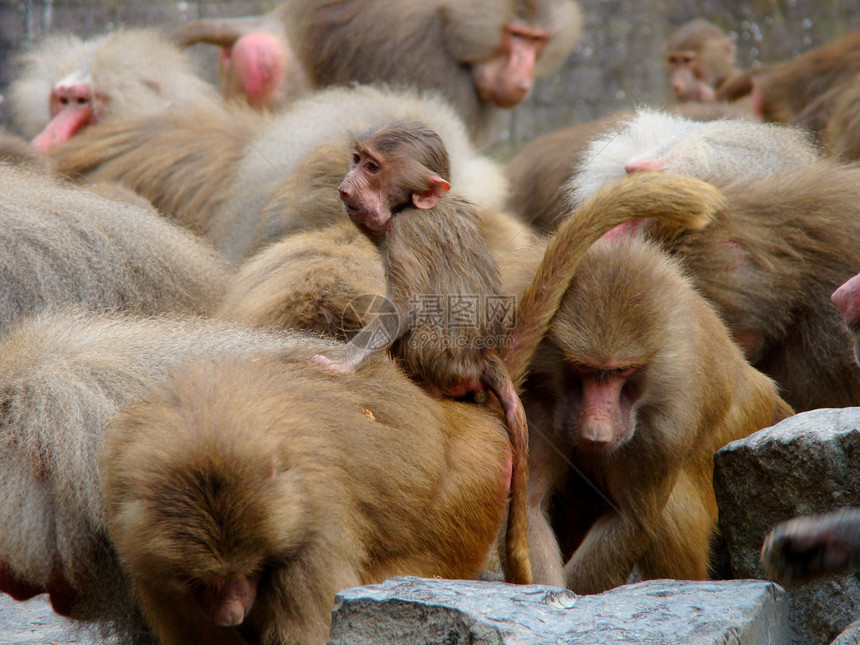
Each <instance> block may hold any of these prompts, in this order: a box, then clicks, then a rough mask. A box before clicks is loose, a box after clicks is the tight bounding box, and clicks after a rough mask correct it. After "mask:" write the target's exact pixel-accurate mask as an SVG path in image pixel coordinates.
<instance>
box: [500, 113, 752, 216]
mask: <svg viewBox="0 0 860 645" xmlns="http://www.w3.org/2000/svg"><path fill="white" fill-rule="evenodd" d="M665 112H667V113H669V114H672V115H676V116H679V117H684V118H687V119H692V120H694V121H713V120H716V119H724V118H737V119H740V118H749V116H748V115H747V114H746V113H745V112H744V111H743V110H742V109H739V108H737V107H736V106H733V105H729V104H727V103H691V102H688V103H681V104H678V105H672V106H669V107H667V108H665ZM633 118H635V113H634V112H631V111H619V112H614V113H612V114H610V115H608V116H605V117H603V118H601V119H598V120H596V121H589V122H586V123H579V124H577V125H573V126H570V127H568V128H563V129H561V130H557V131H555V132H551V133H549V134H546V135H544V136H542V137H539V138H537V139H535V140H534V141H532V142H531V143H529V144H528V145H526V146H525V147H523V149H522V150H520V152H519V153H517V155H516V156H515V157H514V158H513V159H511V160H510V161H509V162H508V164H507V166H506V169H505V170H506V173H507V175H508V178H509V180H510V190H509V193H508V200H507V205H506V208H507V209H508V210H509V211H510V212H511V213H513V214H514V215H515V216H516V217H517V218H518V219H519V220H520V221H521V222H525V223H526V224H529V225H530V226H533V227H535V228H536V229H537V230H539V231H540V232H542V233H550V232H552V231H554V230H555V228H556V227H557V226H558V223H559V221H560V220H561V219H562V218H564V217H567V216H568V215H569V214H570V212H571V205H570V203H569V200H568V197H567V190H566V188H565V186H567V184H568V182H569V181H570V180H571V178H572V177H573V176H574V175H575V174H576V173H577V172H578V171H579V169H580V166H581V164H582V163H583V158H584V155H585V151H586V150H587V148H588V144H589V142H590V141H591V140H593V139H595V138H597V137H598V136H600V135H603V134H605V133H607V132H610V131H613V132H617V131H618V129H619V128H620V127H621V125H620V124H621V123H626V122H628V121H629V120H630V119H633ZM619 176H620V175H619Z"/></svg>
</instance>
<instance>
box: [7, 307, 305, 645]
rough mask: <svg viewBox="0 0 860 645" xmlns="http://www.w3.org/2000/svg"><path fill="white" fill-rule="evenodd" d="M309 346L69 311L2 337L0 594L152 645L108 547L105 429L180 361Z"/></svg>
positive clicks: (192, 321)
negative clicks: (101, 459) (39, 599)
mask: <svg viewBox="0 0 860 645" xmlns="http://www.w3.org/2000/svg"><path fill="white" fill-rule="evenodd" d="M307 343H308V341H306V340H302V339H301V338H298V337H294V336H284V335H282V334H278V333H271V332H270V333H266V332H262V331H256V332H255V331H251V330H248V329H247V328H243V327H239V326H236V325H230V324H227V323H223V322H222V323H219V322H212V321H206V320H205V319H202V318H189V319H187V320H186V319H172V318H166V317H162V318H149V319H143V318H141V319H135V318H132V317H129V316H120V315H117V314H111V315H104V314H102V315H96V314H88V313H86V312H83V311H80V310H77V309H75V310H69V311H57V312H55V311H46V312H43V313H41V314H39V315H37V316H35V317H34V318H31V319H28V320H27V321H25V322H23V323H21V324H19V325H17V326H16V327H15V328H13V329H12V330H10V331H7V332H6V333H5V334H4V336H3V338H2V340H0V515H2V517H3V522H2V524H0V591H3V592H6V593H9V594H11V595H12V596H13V597H15V598H18V599H24V598H28V597H31V596H33V595H35V594H37V593H43V592H47V593H48V594H49V595H50V599H51V604H52V605H53V607H54V609H55V610H56V611H57V612H58V613H60V614H62V615H64V616H70V617H73V618H76V619H79V620H83V621H88V622H90V621H99V622H100V623H102V624H101V627H102V631H104V632H105V634H104V637H105V638H106V639H116V638H118V639H120V640H121V641H122V642H123V643H148V642H150V641H151V640H152V639H151V637H150V636H149V635H148V632H147V630H146V628H145V627H144V623H143V622H142V620H141V618H140V615H139V613H138V612H137V609H136V605H135V603H134V602H133V601H132V598H131V594H130V592H129V590H128V588H127V582H126V579H125V577H124V576H123V575H122V572H121V570H120V567H119V564H118V562H117V560H116V556H115V555H114V552H113V550H112V548H111V545H110V542H109V541H108V534H107V519H106V515H105V508H104V503H103V501H102V493H101V487H100V485H99V473H98V468H97V457H98V454H99V451H100V448H101V445H102V443H103V439H104V431H105V426H106V424H107V422H108V421H109V420H110V419H111V418H112V417H113V416H114V415H116V414H117V413H118V412H119V411H120V409H121V408H122V407H123V406H125V405H127V404H128V403H130V402H132V401H134V400H135V399H136V398H138V397H140V396H142V395H143V394H144V393H145V392H146V391H147V390H148V389H149V388H150V387H152V386H153V385H154V384H155V383H156V382H160V381H161V380H163V379H164V378H166V376H167V373H168V372H169V371H171V370H174V369H176V368H177V367H178V366H179V365H180V364H181V363H182V362H183V361H186V360H189V359H193V358H201V357H219V356H244V357H251V356H256V355H258V354H261V353H268V354H270V355H273V354H276V353H280V352H282V351H284V350H286V349H289V348H291V347H294V346H296V345H301V344H307ZM319 347H320V345H319V343H318V342H315V343H314V345H313V348H314V349H312V350H310V352H312V351H319ZM310 352H309V353H310ZM107 642H115V641H114V640H108V641H107Z"/></svg>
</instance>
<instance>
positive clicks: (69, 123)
mask: <svg viewBox="0 0 860 645" xmlns="http://www.w3.org/2000/svg"><path fill="white" fill-rule="evenodd" d="M19 63H20V67H21V69H20V71H19V73H18V75H17V78H16V80H15V81H14V82H13V83H12V85H11V87H10V90H9V101H10V103H11V109H12V117H13V120H14V121H15V123H16V125H17V127H18V128H19V130H20V133H21V134H23V135H24V136H25V137H28V138H31V137H36V138H35V140H34V141H33V144H34V145H35V146H36V148H37V149H38V150H39V151H40V152H43V153H46V152H48V151H50V150H51V149H53V147H54V146H56V145H57V144H59V143H62V142H63V141H66V140H68V139H69V138H70V137H71V136H73V135H74V134H75V133H77V132H78V131H80V130H81V129H83V128H85V127H87V126H90V125H92V124H94V123H98V122H101V121H103V120H106V119H112V118H119V117H130V116H135V115H140V114H148V113H151V112H157V111H160V110H163V109H165V108H167V107H168V106H176V105H183V104H191V103H197V102H207V103H212V104H216V103H217V101H218V98H217V96H216V95H215V93H214V91H213V90H212V88H211V87H209V85H208V84H207V83H206V82H205V81H203V80H202V79H201V78H199V77H198V76H197V74H196V73H195V71H194V70H193V68H192V66H191V64H190V62H189V59H188V58H187V57H186V55H185V54H183V53H182V52H181V51H179V49H177V48H176V46H175V45H173V44H172V43H171V42H170V41H168V40H167V39H166V38H165V37H164V36H162V35H160V34H159V33H158V32H157V31H155V30H144V29H120V30H118V31H115V32H113V33H109V34H105V35H103V36H99V37H96V38H91V39H88V40H83V39H81V38H78V37H77V36H73V35H68V34H67V35H53V36H48V37H46V38H45V39H44V40H42V41H41V42H39V43H36V45H35V46H34V47H33V48H32V49H31V50H29V51H27V52H25V53H24V54H22V55H21V57H20V61H19Z"/></svg>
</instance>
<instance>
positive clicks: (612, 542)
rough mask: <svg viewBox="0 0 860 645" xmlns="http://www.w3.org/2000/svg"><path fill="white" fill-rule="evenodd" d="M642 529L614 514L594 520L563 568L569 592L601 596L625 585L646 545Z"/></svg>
mask: <svg viewBox="0 0 860 645" xmlns="http://www.w3.org/2000/svg"><path fill="white" fill-rule="evenodd" d="M648 542H649V539H648V535H647V531H646V530H645V529H644V527H643V526H642V525H641V524H639V523H638V522H634V521H632V520H631V519H629V518H627V517H625V516H624V515H622V514H620V513H617V512H615V511H613V512H611V513H609V514H607V515H604V516H603V517H601V518H600V519H599V520H597V521H596V522H595V523H594V524H593V525H592V527H591V529H590V530H589V531H588V533H587V534H586V536H585V539H584V540H583V541H582V544H580V546H579V548H578V549H577V550H576V551H575V552H574V554H573V556H571V558H570V560H568V562H567V564H565V565H564V581H565V586H566V587H567V588H568V589H571V590H573V591H574V592H576V593H579V594H590V593H600V592H602V591H606V590H607V589H611V588H613V587H619V586H621V585H623V584H625V583H626V582H627V579H628V578H629V577H630V573H631V572H632V571H633V567H634V565H635V564H636V562H637V561H639V559H640V558H641V557H642V555H643V554H644V553H645V549H646V548H647V546H648Z"/></svg>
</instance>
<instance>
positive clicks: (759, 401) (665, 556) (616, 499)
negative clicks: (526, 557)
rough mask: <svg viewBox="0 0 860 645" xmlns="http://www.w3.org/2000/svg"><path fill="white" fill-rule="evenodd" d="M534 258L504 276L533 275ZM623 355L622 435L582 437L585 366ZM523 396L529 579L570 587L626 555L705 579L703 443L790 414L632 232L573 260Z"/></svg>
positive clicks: (612, 574)
mask: <svg viewBox="0 0 860 645" xmlns="http://www.w3.org/2000/svg"><path fill="white" fill-rule="evenodd" d="M657 194H660V195H663V196H666V197H669V196H670V194H671V193H669V194H667V193H663V192H660V193H652V195H651V196H649V197H647V199H648V200H649V201H652V202H653V203H654V204H655V205H656V204H659V202H660V198H659V197H657V196H656V195H657ZM655 207H656V206H655ZM569 221H570V220H568V222H569ZM565 224H567V222H566V223H565ZM533 262H534V260H533V259H532V260H531V261H529V262H525V263H524V265H523V266H521V267H520V269H519V270H518V271H517V270H516V269H515V268H512V275H511V274H509V275H508V278H507V284H509V285H511V286H514V285H516V284H523V283H531V282H532V280H533V278H532V273H531V271H530V270H529V269H528V266H529V264H530V263H533ZM517 274H518V275H517ZM630 364H633V365H636V366H637V368H638V369H637V371H635V372H634V373H633V375H632V376H630V377H629V381H628V383H629V385H627V386H626V387H627V388H630V389H628V390H622V396H629V397H632V401H633V403H632V407H631V411H630V412H629V414H631V415H632V419H633V425H632V427H630V428H629V429H628V430H626V431H625V432H626V433H629V434H626V433H622V435H621V436H620V438H619V439H618V440H616V441H615V442H614V443H612V444H608V445H606V446H605V447H604V448H602V449H601V448H599V447H596V446H591V447H589V444H588V442H587V441H586V439H585V436H586V435H585V434H584V432H585V428H587V427H588V426H586V425H585V424H586V420H588V419H590V417H588V416H585V417H582V418H581V420H578V419H580V417H578V414H579V413H578V410H580V409H582V410H583V411H585V410H587V409H589V408H587V407H586V406H587V405H588V401H587V400H585V399H582V400H580V396H581V394H582V391H581V389H580V388H581V387H582V386H581V385H580V384H579V383H580V381H579V379H580V378H584V377H583V376H581V375H582V374H583V371H582V370H584V373H586V374H592V373H593V372H592V371H591V370H595V369H597V368H595V367H592V366H598V368H599V369H597V372H599V371H600V369H602V368H603V366H606V367H607V370H608V371H607V374H610V373H611V372H612V366H613V365H619V366H627V365H630ZM588 378H592V377H591V376H589V377H588ZM624 392H626V394H624ZM522 397H523V403H524V405H525V406H526V411H527V414H528V418H529V424H530V438H529V443H530V454H531V462H530V472H531V479H530V495H529V511H530V522H529V540H530V544H531V548H532V563H533V566H534V572H535V580H536V581H537V582H540V583H545V584H553V585H561V586H566V587H568V588H570V589H573V590H574V591H576V592H577V593H597V592H600V591H604V590H606V589H609V588H611V587H614V586H618V585H621V584H624V583H625V582H626V581H627V578H628V577H629V575H630V573H631V571H632V569H633V566H634V565H637V566H638V568H639V571H640V573H641V574H642V575H643V577H645V578H663V577H666V578H682V579H684V578H692V579H703V578H706V577H707V573H708V557H709V548H710V545H709V541H710V539H711V536H712V533H713V530H714V527H715V521H716V512H717V508H716V502H715V499H714V494H713V488H712V484H711V473H712V470H713V462H712V457H713V453H714V452H715V451H716V449H717V448H719V447H720V446H722V445H723V444H724V443H726V442H728V441H730V440H733V439H737V438H740V437H742V436H746V435H747V434H749V433H750V432H753V431H754V430H757V429H759V428H761V427H765V426H768V425H771V424H772V423H774V422H776V421H778V420H779V419H781V418H783V417H784V416H787V415H788V414H790V413H791V410H790V409H789V407H788V406H787V405H786V404H785V403H784V402H783V401H782V400H781V399H780V398H779V397H778V395H777V393H776V389H775V387H774V386H773V384H772V383H771V382H770V381H769V380H768V379H767V378H766V377H764V376H762V375H761V374H759V373H758V372H757V371H756V370H754V369H753V368H751V367H750V366H749V365H748V364H747V363H746V361H745V360H744V358H743V356H742V355H741V353H740V352H739V350H738V349H737V347H736V346H735V345H734V344H733V343H732V342H731V340H730V339H729V337H728V334H727V332H726V330H725V328H724V327H723V325H722V323H721V322H720V320H719V318H718V317H717V316H716V314H715V313H714V311H713V310H712V309H711V307H710V306H709V305H708V304H707V303H706V302H705V301H704V300H703V299H702V298H701V297H699V296H698V295H697V294H696V293H695V291H694V290H693V289H692V288H691V287H690V285H689V283H688V282H687V280H686V279H685V278H683V277H682V276H681V273H680V271H679V270H678V268H677V266H676V265H675V264H673V263H671V262H669V261H667V260H666V258H665V257H664V256H663V255H662V254H661V253H660V252H659V251H658V250H657V249H656V248H654V247H653V246H649V245H646V244H642V243H641V242H638V241H636V240H635V239H634V240H622V241H617V242H608V241H603V242H600V243H599V244H597V245H595V246H594V247H593V249H592V250H591V251H590V252H589V253H588V254H587V255H586V256H585V257H584V258H583V259H582V262H581V263H580V264H579V266H578V268H577V271H576V274H575V276H574V278H573V280H572V281H571V283H570V288H569V290H568V291H567V293H566V294H565V296H564V300H563V302H562V304H561V306H560V308H559V309H558V311H557V313H556V315H555V317H554V318H553V320H552V322H551V326H550V329H549V332H548V334H547V336H546V340H545V341H544V343H543V344H542V346H541V348H540V349H539V350H538V352H537V354H536V355H535V357H534V360H533V361H532V364H531V372H530V374H529V377H528V379H527V380H526V381H525V383H524V385H523V394H522ZM579 406H582V408H580V407H579ZM626 414H627V413H626V412H622V415H621V418H622V419H624V418H626V416H625V415H626ZM589 423H594V421H589Z"/></svg>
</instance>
